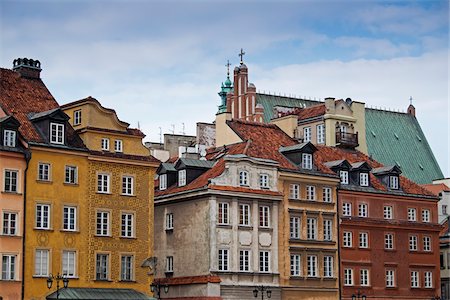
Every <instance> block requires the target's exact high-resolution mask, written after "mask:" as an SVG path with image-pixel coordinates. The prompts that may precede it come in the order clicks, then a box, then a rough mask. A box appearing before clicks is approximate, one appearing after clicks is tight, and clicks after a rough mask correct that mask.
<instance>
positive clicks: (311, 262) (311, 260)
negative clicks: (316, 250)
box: [307, 255, 317, 277]
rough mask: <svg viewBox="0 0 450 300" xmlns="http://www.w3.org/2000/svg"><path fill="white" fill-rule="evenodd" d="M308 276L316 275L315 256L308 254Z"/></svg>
mask: <svg viewBox="0 0 450 300" xmlns="http://www.w3.org/2000/svg"><path fill="white" fill-rule="evenodd" d="M307 263H308V277H317V256H316V255H308V257H307Z"/></svg>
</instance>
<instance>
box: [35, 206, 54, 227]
mask: <svg viewBox="0 0 450 300" xmlns="http://www.w3.org/2000/svg"><path fill="white" fill-rule="evenodd" d="M39 208H40V209H39ZM39 210H40V212H39ZM45 211H46V212H47V216H46V215H45V213H46V212H45ZM35 217H36V219H35V225H36V227H35V228H36V229H46V230H49V229H50V228H51V226H50V222H51V205H50V204H44V203H38V204H36V215H35ZM45 223H47V226H45Z"/></svg>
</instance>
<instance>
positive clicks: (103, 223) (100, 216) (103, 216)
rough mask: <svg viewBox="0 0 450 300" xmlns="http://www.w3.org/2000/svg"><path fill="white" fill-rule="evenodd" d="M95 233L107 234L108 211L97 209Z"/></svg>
mask: <svg viewBox="0 0 450 300" xmlns="http://www.w3.org/2000/svg"><path fill="white" fill-rule="evenodd" d="M95 233H96V234H97V235H103V236H109V212H108V211H97V229H96V232H95Z"/></svg>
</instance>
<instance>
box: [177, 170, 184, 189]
mask: <svg viewBox="0 0 450 300" xmlns="http://www.w3.org/2000/svg"><path fill="white" fill-rule="evenodd" d="M185 185H186V170H179V171H178V186H185Z"/></svg>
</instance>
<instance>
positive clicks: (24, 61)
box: [13, 58, 42, 79]
mask: <svg viewBox="0 0 450 300" xmlns="http://www.w3.org/2000/svg"><path fill="white" fill-rule="evenodd" d="M13 70H14V71H16V72H17V73H19V74H20V75H21V76H22V77H25V78H34V79H39V78H40V74H41V70H42V69H41V62H40V61H39V60H34V59H28V58H17V59H15V60H14V61H13Z"/></svg>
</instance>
